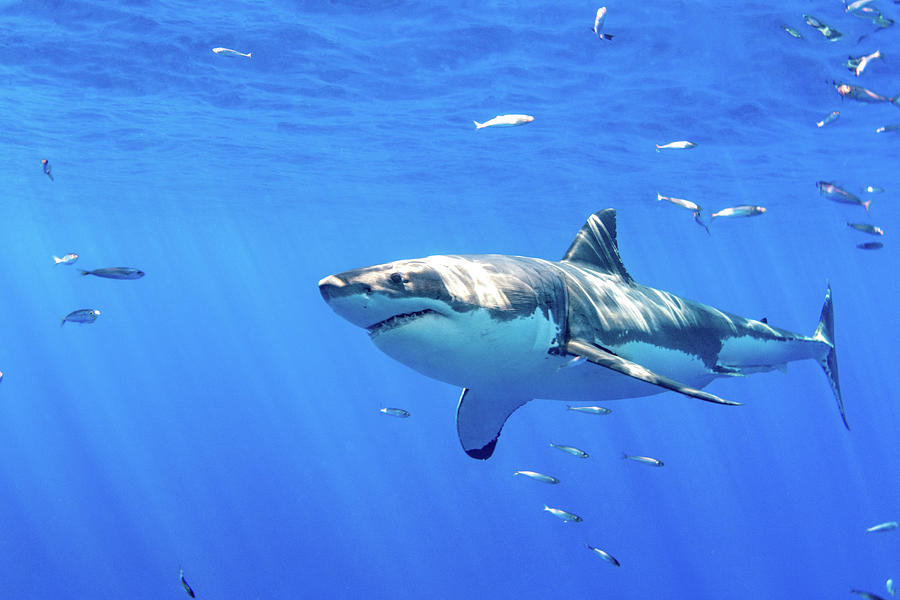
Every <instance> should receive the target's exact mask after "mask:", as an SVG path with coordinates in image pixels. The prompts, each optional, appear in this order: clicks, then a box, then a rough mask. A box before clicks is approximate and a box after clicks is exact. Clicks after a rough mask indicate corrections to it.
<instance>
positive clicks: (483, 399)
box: [456, 388, 531, 460]
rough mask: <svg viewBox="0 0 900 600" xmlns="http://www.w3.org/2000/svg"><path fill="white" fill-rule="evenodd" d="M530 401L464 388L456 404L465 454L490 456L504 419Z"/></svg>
mask: <svg viewBox="0 0 900 600" xmlns="http://www.w3.org/2000/svg"><path fill="white" fill-rule="evenodd" d="M529 400H531V398H511V397H509V396H502V395H497V394H492V393H489V392H488V393H484V392H479V391H472V390H470V389H468V388H464V389H463V391H462V395H461V396H460V397H459V406H457V407H456V431H457V433H458V434H459V441H460V443H461V444H462V447H463V450H465V451H466V454H468V455H469V456H471V457H472V458H477V459H479V460H487V459H489V458H490V457H491V455H492V454H493V453H494V446H496V445H497V438H499V437H500V430H501V429H503V424H504V423H506V419H508V418H509V416H510V415H511V414H513V412H515V410H516V409H517V408H519V407H520V406H522V405H523V404H525V403H526V402H528V401H529Z"/></svg>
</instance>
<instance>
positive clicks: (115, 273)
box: [80, 267, 144, 279]
mask: <svg viewBox="0 0 900 600" xmlns="http://www.w3.org/2000/svg"><path fill="white" fill-rule="evenodd" d="M80 271H81V274H82V275H94V276H96V277H103V278H104V279H140V278H141V277H143V276H144V272H143V271H141V270H140V269H134V268H132V267H106V268H104V269H94V270H93V271H85V270H84V269H81V270H80Z"/></svg>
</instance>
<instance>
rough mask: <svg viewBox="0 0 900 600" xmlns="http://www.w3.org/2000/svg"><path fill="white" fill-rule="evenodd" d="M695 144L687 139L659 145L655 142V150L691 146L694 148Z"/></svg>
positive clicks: (686, 148)
mask: <svg viewBox="0 0 900 600" xmlns="http://www.w3.org/2000/svg"><path fill="white" fill-rule="evenodd" d="M696 147H697V144H695V143H694V142H689V141H687V140H681V141H679V142H669V143H668V144H663V145H661V146H660V145H659V144H656V151H657V152H659V151H660V150H690V149H691V148H696Z"/></svg>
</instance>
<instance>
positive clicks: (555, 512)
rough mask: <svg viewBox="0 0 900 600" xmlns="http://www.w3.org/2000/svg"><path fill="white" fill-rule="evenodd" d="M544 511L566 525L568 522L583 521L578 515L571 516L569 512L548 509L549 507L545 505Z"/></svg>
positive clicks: (559, 509)
mask: <svg viewBox="0 0 900 600" xmlns="http://www.w3.org/2000/svg"><path fill="white" fill-rule="evenodd" d="M544 510H545V511H547V512H549V513H550V514H551V515H553V516H554V517H558V518H560V519H562V520H563V521H565V522H567V523H568V522H569V521H574V522H576V523H581V522H582V521H584V519H582V518H581V517H579V516H578V515H575V514H572V513H570V512H566V511H564V510H563V509H561V508H550V507H549V506H547V505H546V504H545V505H544Z"/></svg>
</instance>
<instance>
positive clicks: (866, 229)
mask: <svg viewBox="0 0 900 600" xmlns="http://www.w3.org/2000/svg"><path fill="white" fill-rule="evenodd" d="M847 226H848V227H852V228H853V229H855V230H857V231H862V232H863V233H871V234H872V235H884V231H882V229H881V227H875V226H874V225H869V224H868V223H847Z"/></svg>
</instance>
